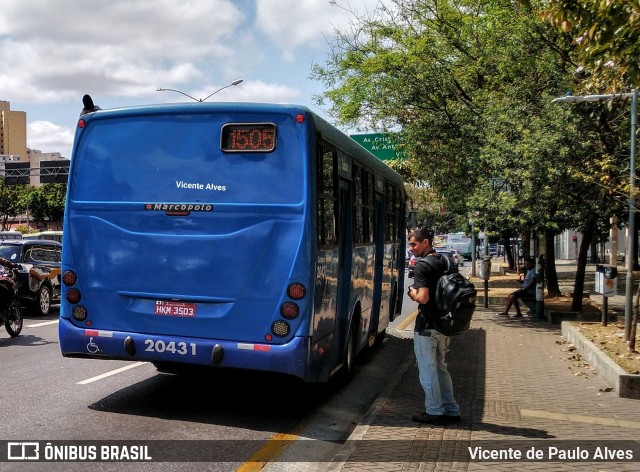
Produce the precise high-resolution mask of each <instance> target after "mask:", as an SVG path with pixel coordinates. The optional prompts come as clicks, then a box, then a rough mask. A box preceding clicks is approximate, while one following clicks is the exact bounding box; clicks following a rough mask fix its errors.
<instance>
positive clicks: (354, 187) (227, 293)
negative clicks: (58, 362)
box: [59, 103, 406, 382]
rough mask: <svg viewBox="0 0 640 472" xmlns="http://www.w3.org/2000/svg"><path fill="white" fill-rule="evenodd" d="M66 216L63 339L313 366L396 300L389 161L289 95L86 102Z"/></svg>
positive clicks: (395, 207) (78, 353)
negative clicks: (271, 99)
mask: <svg viewBox="0 0 640 472" xmlns="http://www.w3.org/2000/svg"><path fill="white" fill-rule="evenodd" d="M64 232H65V237H64V240H63V256H62V272H63V277H62V280H63V289H62V301H61V309H60V327H59V332H60V347H61V350H62V354H63V355H64V356H66V357H83V358H97V359H123V360H137V361H148V362H152V363H153V364H154V365H155V366H156V367H157V368H158V369H159V370H160V371H173V370H175V369H176V368H179V367H181V366H185V365H199V366H210V367H214V368H215V367H217V368H233V369H252V370H260V371H266V372H274V373H282V374H287V375H292V376H295V377H299V378H301V379H304V380H305V381H308V382H324V381H327V380H328V379H329V378H331V377H332V376H333V374H335V373H337V372H342V373H346V374H350V373H351V372H352V370H353V365H354V361H355V357H356V355H357V354H358V353H359V352H360V351H361V350H363V349H366V348H367V347H370V346H372V345H373V344H375V342H376V341H380V340H381V339H383V337H384V335H385V330H386V328H387V326H388V325H389V323H390V321H392V320H393V318H394V317H395V316H396V315H397V314H399V313H400V311H401V308H402V306H401V305H402V295H403V293H404V289H403V285H404V253H405V238H406V236H405V193H404V189H403V182H402V179H401V177H400V176H399V175H398V174H397V173H396V172H394V171H393V170H391V169H390V168H389V167H388V166H386V165H385V164H384V163H382V162H380V161H379V160H378V159H376V158H375V157H374V156H373V155H372V154H370V153H369V152H368V151H366V150H365V149H364V148H362V147H361V146H360V145H359V144H357V143H356V142H355V141H353V140H352V139H351V138H349V137H348V136H346V135H344V134H343V133H341V132H340V131H338V130H337V129H336V128H335V127H333V126H331V125H330V124H329V123H327V122H326V121H325V120H323V119H322V118H321V117H319V116H317V115H316V114H314V113H313V112H312V111H310V110H309V109H307V108H305V107H302V106H294V105H271V104H255V103H235V104H234V103H186V104H168V105H155V106H144V107H131V108H123V109H113V110H98V111H95V112H91V113H87V114H83V115H81V116H80V119H79V121H78V125H77V130H76V135H75V140H74V147H73V155H72V159H71V163H70V167H69V183H68V189H67V202H66V211H65V216H64Z"/></svg>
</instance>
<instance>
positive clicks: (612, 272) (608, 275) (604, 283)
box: [595, 265, 618, 297]
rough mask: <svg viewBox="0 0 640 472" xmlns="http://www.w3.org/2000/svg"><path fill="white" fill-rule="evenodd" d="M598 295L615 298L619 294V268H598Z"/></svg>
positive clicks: (603, 266)
mask: <svg viewBox="0 0 640 472" xmlns="http://www.w3.org/2000/svg"><path fill="white" fill-rule="evenodd" d="M595 291H596V293H600V294H602V295H603V296H605V297H613V296H614V295H616V293H617V292H618V268H617V267H615V266H607V265H597V266H596V287H595Z"/></svg>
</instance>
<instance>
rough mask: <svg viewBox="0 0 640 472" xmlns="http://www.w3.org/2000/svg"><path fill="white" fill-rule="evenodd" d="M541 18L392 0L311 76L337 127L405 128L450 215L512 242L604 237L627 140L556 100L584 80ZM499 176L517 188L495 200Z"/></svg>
mask: <svg viewBox="0 0 640 472" xmlns="http://www.w3.org/2000/svg"><path fill="white" fill-rule="evenodd" d="M542 5H544V4H542ZM540 11H541V10H540V8H539V5H535V4H534V5H532V4H529V6H522V5H518V4H513V3H512V2H509V1H506V0H485V1H481V2H470V1H466V0H448V1H447V0H445V1H435V0H396V1H394V2H393V8H383V9H381V10H378V11H377V12H376V13H375V14H372V15H370V16H369V17H363V16H355V17H354V22H353V24H352V26H351V29H350V31H342V32H340V31H338V32H336V36H335V42H334V43H333V48H332V51H331V55H330V58H329V60H328V61H327V64H326V65H325V66H317V67H316V68H315V69H314V77H315V78H317V79H319V80H323V81H324V82H325V85H326V86H327V91H326V92H325V94H324V96H323V97H319V98H318V101H319V103H323V101H324V100H329V101H330V102H331V103H332V104H333V106H332V109H331V110H332V114H333V115H334V117H335V118H336V120H337V121H338V122H339V123H343V124H347V125H349V126H352V127H353V126H356V127H357V126H360V127H363V126H365V127H369V128H373V129H380V128H382V129H391V128H394V129H397V130H399V131H400V143H401V145H402V147H403V148H404V150H405V151H406V152H407V154H408V155H409V157H410V160H409V162H410V165H411V166H412V167H413V169H414V172H415V173H417V174H418V175H422V176H425V177H424V179H425V180H427V181H428V182H429V185H430V187H431V189H432V191H433V192H434V195H437V196H438V197H439V198H440V199H441V201H442V205H443V206H444V207H445V208H446V209H447V211H449V212H451V213H452V214H457V215H461V216H463V217H464V216H466V215H467V213H469V212H474V213H476V212H477V213H479V215H480V216H479V218H478V221H477V224H478V225H479V226H481V227H485V228H487V229H488V230H490V231H492V232H495V233H501V234H503V235H505V237H509V235H510V234H514V233H515V234H522V235H525V236H526V235H529V234H530V233H531V232H532V231H535V232H541V233H544V234H545V239H546V240H547V239H551V237H550V236H551V235H553V234H557V233H559V232H561V231H563V230H565V229H567V228H576V227H578V226H580V225H584V227H585V228H593V231H594V232H595V231H596V228H597V226H598V225H597V222H598V221H604V219H605V217H608V216H609V215H610V214H612V213H613V212H614V211H615V208H616V207H617V206H619V202H618V201H617V200H616V195H615V194H611V193H610V192H609V189H610V188H612V186H613V185H614V184H613V183H611V182H614V181H615V182H620V183H622V180H621V178H620V176H621V175H623V171H622V170H623V168H624V165H623V163H622V161H621V159H620V156H621V152H620V151H621V149H622V148H621V147H620V145H619V144H620V143H619V140H618V139H617V137H618V135H619V132H620V130H619V129H618V128H616V127H615V126H611V123H610V122H608V121H606V119H605V121H604V122H600V121H598V122H597V125H598V126H599V127H598V128H597V129H595V130H594V126H591V125H589V126H586V125H585V124H586V122H587V121H589V120H588V119H590V118H592V117H591V113H592V112H591V111H589V110H587V109H578V108H576V109H573V110H570V109H568V108H566V107H565V108H564V109H563V107H559V106H558V105H552V104H551V99H552V98H553V97H555V96H558V95H559V94H564V92H565V91H566V90H570V89H573V88H575V86H576V84H578V85H580V84H581V83H582V82H584V80H585V79H584V77H582V75H581V72H579V71H578V72H576V69H577V65H578V63H577V62H576V60H575V59H574V56H573V49H574V47H575V45H572V43H571V37H570V35H568V34H565V33H563V32H560V31H557V30H555V29H554V28H553V27H552V26H551V25H550V24H549V23H547V22H545V21H542V20H541V19H540ZM616 112H619V109H615V107H614V109H612V110H610V115H608V116H615V113H616ZM601 116H602V117H605V118H606V116H607V115H605V114H602V115H601ZM592 131H593V132H592ZM589 133H591V134H589ZM585 137H589V138H594V139H595V138H597V141H595V142H591V141H589V140H587V139H585ZM496 178H500V179H501V180H502V181H504V182H506V183H507V184H508V188H509V192H497V191H496V189H495V188H494V185H493V182H495V179H496ZM605 178H609V179H611V182H610V183H608V184H606V185H605V184H603V182H604V181H603V179H605ZM594 190H595V191H594ZM581 218H582V219H581ZM590 219H593V220H594V221H588V220H590ZM547 234H548V235H549V237H547ZM594 235H595V233H593V234H591V235H590V236H589V237H594ZM547 252H548V253H549V252H550V250H549V249H547ZM550 269H551V270H554V267H550ZM583 277H584V276H583ZM580 296H581V293H580Z"/></svg>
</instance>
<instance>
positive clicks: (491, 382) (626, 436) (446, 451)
mask: <svg viewBox="0 0 640 472" xmlns="http://www.w3.org/2000/svg"><path fill="white" fill-rule="evenodd" d="M500 308H502V307H498V306H496V307H490V308H488V309H484V308H482V307H480V308H478V309H477V310H476V314H475V315H474V321H473V323H472V326H471V329H469V330H468V331H466V332H465V333H462V334H461V335H459V336H455V337H453V338H452V342H451V345H450V352H449V354H448V356H447V361H448V365H449V371H450V372H451V373H452V377H453V382H454V393H455V395H456V399H457V401H458V403H460V405H461V408H462V423H461V424H459V425H448V426H429V425H423V424H418V423H415V422H413V421H412V416H413V415H415V414H418V413H420V412H422V411H423V408H424V393H423V391H422V389H421V387H420V384H419V381H418V372H417V367H416V365H415V357H414V356H413V354H410V355H409V356H408V357H407V358H406V359H405V362H404V365H402V366H399V367H398V374H397V376H396V378H395V379H390V382H389V386H388V388H387V391H386V393H385V395H383V396H382V397H381V398H379V400H378V401H377V402H376V404H374V407H373V408H372V410H370V412H369V414H368V415H367V416H366V417H365V419H364V420H363V422H362V423H361V424H360V425H358V427H357V428H356V429H355V431H354V433H353V434H352V435H351V437H350V438H349V440H348V441H347V442H346V443H345V444H344V445H343V447H342V449H341V450H340V452H339V453H338V454H336V456H335V457H334V462H333V464H332V465H331V466H329V467H328V470H333V471H337V470H341V471H362V470H367V471H404V470H412V471H413V470H427V471H436V470H437V471H440V470H470V471H475V470H553V471H563V470H567V471H569V470H571V471H573V470H587V471H632V470H640V402H639V401H638V400H633V399H625V398H619V397H618V396H617V395H616V394H615V392H613V391H611V389H610V387H609V386H608V385H607V384H606V383H605V382H604V379H603V378H601V377H600V376H599V375H598V374H597V372H596V371H595V370H594V369H593V368H592V367H591V366H590V365H589V364H587V363H586V362H584V360H582V359H581V358H580V356H578V355H576V352H575V350H573V348H572V347H571V345H570V344H569V343H568V342H567V341H566V340H565V339H564V338H563V337H562V336H561V333H560V327H559V326H558V325H551V324H548V323H546V322H545V321H538V320H533V319H531V318H529V317H526V316H525V317H523V318H514V317H511V318H504V317H499V316H496V315H495V313H496V312H497V311H500ZM412 331H413V324H412V323H410V324H407V325H406V326H404V327H400V328H399V329H398V330H396V331H395V332H392V333H389V334H390V335H391V336H397V337H401V338H411V337H412V335H413V333H412Z"/></svg>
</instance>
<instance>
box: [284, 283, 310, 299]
mask: <svg viewBox="0 0 640 472" xmlns="http://www.w3.org/2000/svg"><path fill="white" fill-rule="evenodd" d="M306 294H307V288H306V287H305V286H304V285H302V284H301V283H299V282H294V283H292V284H290V285H289V286H288V287H287V295H288V296H289V298H291V299H292V300H302V299H303V298H304V296H305V295H306Z"/></svg>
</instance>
